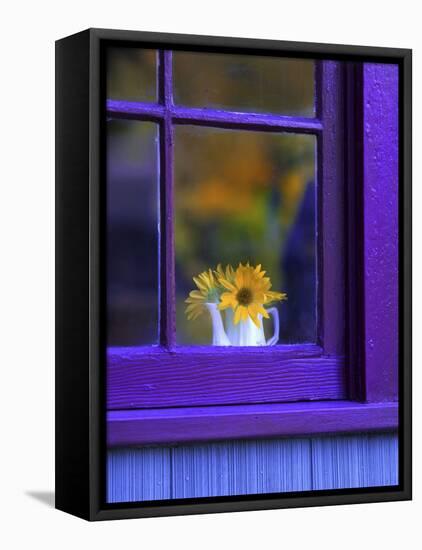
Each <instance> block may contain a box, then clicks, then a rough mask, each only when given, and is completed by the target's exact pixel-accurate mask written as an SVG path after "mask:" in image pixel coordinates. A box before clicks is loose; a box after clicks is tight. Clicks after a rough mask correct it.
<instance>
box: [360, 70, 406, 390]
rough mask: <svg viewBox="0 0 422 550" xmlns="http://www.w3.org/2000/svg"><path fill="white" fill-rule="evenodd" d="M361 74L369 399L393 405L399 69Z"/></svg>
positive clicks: (366, 350)
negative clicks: (389, 402)
mask: <svg viewBox="0 0 422 550" xmlns="http://www.w3.org/2000/svg"><path fill="white" fill-rule="evenodd" d="M363 71H364V72H363V102H364V134H363V155H364V159H363V160H364V169H363V178H364V182H363V183H364V274H365V279H364V299H365V321H364V327H365V329H364V332H365V374H366V377H365V378H366V380H365V397H366V400H367V401H393V400H396V399H397V389H398V369H399V364H398V316H399V307H398V191H399V185H398V177H399V168H398V162H399V161H398V150H399V144H398V138H399V130H398V108H399V100H398V79H399V72H398V71H399V69H398V66H397V65H384V64H372V63H368V64H365V65H364V69H363Z"/></svg>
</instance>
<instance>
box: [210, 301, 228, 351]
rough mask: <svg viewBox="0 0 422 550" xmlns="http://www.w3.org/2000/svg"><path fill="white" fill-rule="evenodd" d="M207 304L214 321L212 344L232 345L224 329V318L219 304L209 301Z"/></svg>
mask: <svg viewBox="0 0 422 550" xmlns="http://www.w3.org/2000/svg"><path fill="white" fill-rule="evenodd" d="M205 305H206V306H207V309H208V311H209V313H210V317H211V322H212V345H213V346H231V343H230V340H229V338H228V336H227V334H226V331H225V330H224V324H223V319H222V317H221V312H220V310H219V309H218V306H217V304H214V303H211V302H208V303H206V304H205Z"/></svg>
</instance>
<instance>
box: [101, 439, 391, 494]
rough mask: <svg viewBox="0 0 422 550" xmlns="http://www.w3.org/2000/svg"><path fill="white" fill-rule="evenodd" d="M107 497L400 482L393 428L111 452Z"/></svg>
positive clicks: (283, 489) (282, 490)
mask: <svg viewBox="0 0 422 550" xmlns="http://www.w3.org/2000/svg"><path fill="white" fill-rule="evenodd" d="M107 476H108V482H107V499H108V502H131V501H142V500H160V499H170V498H189V497H205V496H222V495H242V494H256V493H271V492H285V491H306V490H312V489H335V488H348V487H371V486H372V487H373V486H380V485H395V484H397V483H398V441H397V435H396V434H395V433H383V434H357V435H342V436H335V437H312V438H294V439H274V440H254V441H223V442H214V443H206V444H196V445H181V446H173V447H146V448H122V449H112V450H110V451H109V452H108V458H107Z"/></svg>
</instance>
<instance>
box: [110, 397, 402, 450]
mask: <svg viewBox="0 0 422 550" xmlns="http://www.w3.org/2000/svg"><path fill="white" fill-rule="evenodd" d="M397 426H398V405H397V403H372V404H362V403H355V402H353V401H333V402H316V403H290V404H271V405H237V406H236V407H230V406H222V407H204V408H201V407H193V408H174V409H155V410H148V411H137V410H135V411H109V412H108V413H107V444H108V446H110V447H111V446H124V445H152V444H157V443H163V442H167V443H181V442H188V441H210V440H217V439H236V438H257V437H277V436H287V435H289V436H293V435H304V434H323V433H326V434H328V433H346V432H359V431H380V430H391V429H395V428H397Z"/></svg>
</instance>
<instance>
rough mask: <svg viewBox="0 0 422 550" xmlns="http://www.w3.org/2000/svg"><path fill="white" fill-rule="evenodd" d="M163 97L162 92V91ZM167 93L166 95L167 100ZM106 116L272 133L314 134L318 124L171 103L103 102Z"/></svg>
mask: <svg viewBox="0 0 422 550" xmlns="http://www.w3.org/2000/svg"><path fill="white" fill-rule="evenodd" d="M163 94H164V92H163ZM169 95H170V92H167V95H166V96H164V95H163V98H164V97H167V100H168V97H169ZM107 113H108V114H109V115H110V116H112V117H113V118H129V119H139V120H145V119H146V118H147V119H151V120H157V119H162V118H164V117H165V116H169V117H170V118H171V120H172V122H173V123H175V124H197V125H201V126H214V127H217V128H238V129H244V130H262V131H273V132H291V133H292V132H293V133H300V134H318V133H320V132H321V131H322V123H321V121H320V120H318V119H316V118H300V117H290V116H281V115H273V114H260V113H238V112H233V111H220V110H215V109H196V108H186V107H178V106H175V105H173V104H167V105H166V108H164V107H163V105H157V104H154V103H137V102H133V101H116V100H108V101H107Z"/></svg>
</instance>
